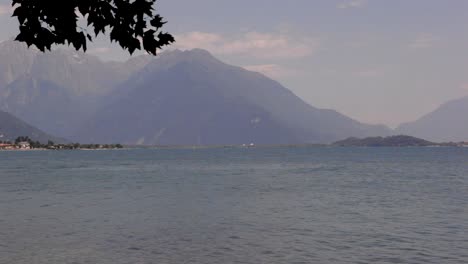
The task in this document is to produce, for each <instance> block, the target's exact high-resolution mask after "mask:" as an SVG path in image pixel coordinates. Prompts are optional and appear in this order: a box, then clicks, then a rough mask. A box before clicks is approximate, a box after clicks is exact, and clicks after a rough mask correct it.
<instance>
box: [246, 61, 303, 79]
mask: <svg viewBox="0 0 468 264" xmlns="http://www.w3.org/2000/svg"><path fill="white" fill-rule="evenodd" d="M243 68H244V69H246V70H249V71H254V72H259V73H262V74H265V75H266V76H268V77H271V78H273V79H275V78H284V77H290V76H292V75H295V74H296V72H295V71H293V70H291V69H286V68H284V67H282V66H280V65H278V64H260V65H247V66H244V67H243Z"/></svg>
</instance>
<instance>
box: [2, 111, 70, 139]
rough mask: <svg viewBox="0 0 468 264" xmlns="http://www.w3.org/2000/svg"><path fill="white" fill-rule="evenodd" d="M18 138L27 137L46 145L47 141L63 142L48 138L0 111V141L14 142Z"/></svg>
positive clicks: (43, 133) (37, 130) (48, 136)
mask: <svg viewBox="0 0 468 264" xmlns="http://www.w3.org/2000/svg"><path fill="white" fill-rule="evenodd" d="M19 136H27V137H29V138H30V139H32V140H34V141H39V142H42V143H46V142H47V141H48V140H52V141H54V142H64V140H63V139H60V138H56V137H53V136H50V135H48V134H46V133H45V132H43V131H41V130H39V129H37V128H35V127H33V126H31V125H29V124H27V123H25V122H24V121H22V120H20V119H18V118H16V117H15V116H13V115H11V114H9V113H7V112H4V111H0V141H14V140H15V139H16V138H17V137H19Z"/></svg>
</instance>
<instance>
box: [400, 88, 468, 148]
mask: <svg viewBox="0 0 468 264" xmlns="http://www.w3.org/2000/svg"><path fill="white" fill-rule="evenodd" d="M397 132H398V133H402V134H407V135H412V136H416V137H422V138H426V139H428V140H432V141H436V142H444V141H455V142H458V141H468V96H467V97H464V98H461V99H457V100H452V101H449V102H447V103H445V104H443V105H441V106H440V107H439V108H437V109H436V110H435V111H433V112H431V113H429V114H427V115H425V116H423V117H421V118H420V119H418V120H416V121H414V122H411V123H406V124H402V125H401V126H400V127H398V128H397Z"/></svg>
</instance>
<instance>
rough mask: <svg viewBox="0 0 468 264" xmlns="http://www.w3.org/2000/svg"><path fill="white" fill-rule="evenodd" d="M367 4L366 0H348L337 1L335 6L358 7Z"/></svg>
mask: <svg viewBox="0 0 468 264" xmlns="http://www.w3.org/2000/svg"><path fill="white" fill-rule="evenodd" d="M365 4H367V0H348V1H345V2H341V3H339V4H338V5H337V6H336V7H337V8H340V9H348V8H358V7H362V6H364V5H365Z"/></svg>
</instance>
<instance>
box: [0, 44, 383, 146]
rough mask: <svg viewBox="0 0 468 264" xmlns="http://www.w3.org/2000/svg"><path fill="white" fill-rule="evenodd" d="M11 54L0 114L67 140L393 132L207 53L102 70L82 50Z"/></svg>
mask: <svg viewBox="0 0 468 264" xmlns="http://www.w3.org/2000/svg"><path fill="white" fill-rule="evenodd" d="M15 45H19V46H18V47H16V46H15ZM2 47H4V49H5V50H7V51H5V50H2ZM11 49H16V53H18V54H15V56H13V57H12V58H11V60H12V61H5V60H2V62H0V67H3V68H5V69H10V68H11V69H13V68H14V69H15V70H14V71H13V70H10V72H11V73H8V74H4V75H2V76H3V77H1V78H2V79H1V80H0V109H2V110H6V111H9V112H11V113H12V114H14V115H17V116H18V117H20V118H22V119H24V120H26V121H27V122H30V123H31V124H32V125H34V126H37V127H39V128H42V129H44V130H47V131H49V132H51V133H53V134H57V135H60V136H63V137H66V138H70V139H73V140H80V141H82V142H90V141H94V142H100V143H101V142H102V143H106V142H109V143H115V142H121V143H130V144H135V143H142V144H190V145H203V144H208V145H211V144H242V143H256V144H289V143H329V142H332V141H336V140H339V139H343V138H346V137H350V136H356V137H367V136H385V135H389V134H391V130H390V129H388V128H386V127H385V126H376V125H366V124H362V123H360V122H358V121H355V120H353V119H351V118H349V117H346V116H344V115H342V114H340V113H338V112H336V111H334V110H327V109H318V108H314V107H312V106H310V105H309V104H307V103H306V102H304V101H303V100H302V99H300V98H299V97H297V96H296V95H294V93H292V92H291V91H289V90H288V89H286V88H284V87H283V86H282V85H281V84H280V83H278V82H276V81H273V80H271V79H269V78H267V77H266V76H264V75H262V74H259V73H255V72H250V71H247V70H245V69H243V68H240V67H236V66H231V65H227V64H225V63H223V62H221V61H219V60H218V59H216V58H215V57H213V56H212V55H211V54H210V53H208V52H207V51H204V50H199V49H195V50H192V51H179V50H176V51H171V52H164V53H162V54H161V55H160V56H158V57H157V58H154V57H150V56H139V57H135V58H132V59H130V60H128V61H126V62H102V61H100V60H99V59H98V58H97V57H94V56H92V55H88V54H85V53H82V52H76V51H71V50H56V51H52V52H47V53H40V52H37V51H34V50H30V49H27V48H26V47H25V46H22V44H17V43H13V42H7V43H2V45H0V54H4V53H8V50H11ZM23 53H24V54H23ZM7 58H9V59H10V57H7ZM13 65H14V67H13ZM13 72H14V74H13Z"/></svg>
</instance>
